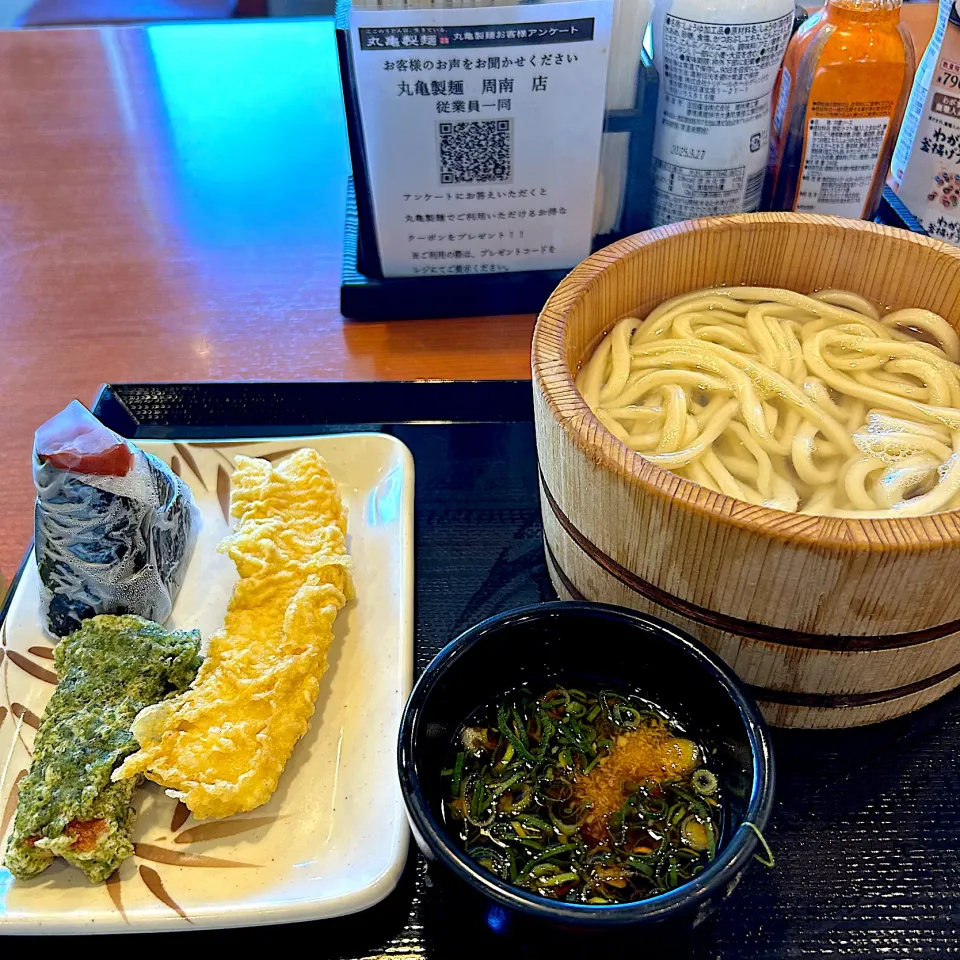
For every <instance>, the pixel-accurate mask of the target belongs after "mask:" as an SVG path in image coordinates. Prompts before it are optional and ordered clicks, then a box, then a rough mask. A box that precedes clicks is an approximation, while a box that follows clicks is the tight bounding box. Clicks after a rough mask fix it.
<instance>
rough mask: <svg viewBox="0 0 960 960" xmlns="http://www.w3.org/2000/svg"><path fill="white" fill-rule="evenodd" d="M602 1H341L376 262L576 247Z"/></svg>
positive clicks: (412, 272) (483, 264)
mask: <svg viewBox="0 0 960 960" xmlns="http://www.w3.org/2000/svg"><path fill="white" fill-rule="evenodd" d="M612 11H613V2H612V0H561V2H556V3H541V4H536V5H533V4H522V5H516V6H496V7H486V8H466V7H464V8H459V9H437V8H434V9H428V10H405V11H396V10H391V11H379V10H357V9H354V10H353V11H352V13H351V20H350V25H351V43H352V56H353V63H354V76H355V82H356V85H357V94H358V99H359V105H360V115H361V121H362V127H363V137H364V146H365V150H366V157H367V173H368V177H369V181H370V190H371V194H372V201H373V209H374V216H375V220H376V228H377V241H378V245H379V249H380V259H381V263H382V266H383V272H384V275H385V276H388V277H414V276H417V277H429V276H451V275H458V274H460V275H463V274H496V273H507V272H511V271H517V270H552V269H564V268H568V267H572V266H574V265H575V264H576V263H577V262H578V261H580V260H582V259H583V258H584V257H585V256H587V255H588V254H589V253H590V246H591V242H592V239H593V235H594V207H595V202H596V196H597V176H598V166H599V156H600V138H601V134H602V132H603V116H604V93H605V85H606V77H607V63H608V60H609V53H610V25H611V20H612Z"/></svg>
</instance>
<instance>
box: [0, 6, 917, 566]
mask: <svg viewBox="0 0 960 960" xmlns="http://www.w3.org/2000/svg"><path fill="white" fill-rule="evenodd" d="M905 10H906V11H909V17H910V20H911V22H916V23H918V24H919V28H918V33H919V34H920V36H921V37H923V38H924V39H923V40H921V42H925V37H926V36H928V35H929V32H930V30H931V29H932V22H933V19H932V14H933V13H934V12H935V5H927V4H923V5H918V6H915V7H907V8H905ZM348 167H349V162H348V153H347V146H346V136H345V131H344V124H343V113H342V106H341V101H340V85H339V75H338V72H337V66H336V53H335V46H334V39H333V28H332V24H331V23H330V21H301V22H297V21H288V22H269V21H267V22H255V21H246V22H243V21H240V22H231V23H223V24H195V25H168V26H158V27H149V28H103V29H75V30H45V31H15V32H0V331H2V350H3V361H4V364H5V369H4V370H3V373H2V376H0V396H2V403H0V412H2V417H0V449H2V450H3V453H4V455H3V457H2V459H0V495H2V501H0V504H2V505H0V520H2V522H0V569H2V570H3V571H4V572H5V573H6V575H7V577H9V576H10V575H11V574H12V573H13V571H14V570H15V568H16V565H17V563H18V562H19V560H20V558H21V556H22V553H23V550H24V547H25V545H26V544H27V542H28V540H29V538H30V535H31V526H32V508H31V502H32V484H31V478H30V448H31V442H32V436H33V430H34V429H35V427H36V426H37V425H38V424H39V423H41V422H42V421H43V420H45V419H46V418H47V417H49V416H51V415H52V414H54V413H55V412H56V411H57V410H59V409H60V408H61V407H63V406H64V405H65V404H66V403H67V401H68V400H70V399H72V398H74V397H77V398H79V399H81V400H83V401H85V402H90V401H91V400H92V398H93V396H94V394H95V392H96V389H97V387H98V386H99V385H100V384H101V383H104V382H108V381H114V382H119V381H151V380H155V381H156V380H179V381H186V380H218V379H226V380H242V379H261V380H289V379H360V380H367V379H369V380H374V379H408V378H496V377H525V376H528V375H529V342H530V334H531V331H532V327H533V318H532V317H529V316H518V317H497V318H483V319H455V320H444V321H437V320H432V321H406V322H395V323H373V324H369V323H351V322H348V321H345V320H344V319H343V318H342V317H341V316H340V314H339V311H338V296H339V289H338V284H339V274H340V254H341V238H342V233H343V216H344V194H345V183H346V177H347V172H348ZM345 415H348V413H347V414H345Z"/></svg>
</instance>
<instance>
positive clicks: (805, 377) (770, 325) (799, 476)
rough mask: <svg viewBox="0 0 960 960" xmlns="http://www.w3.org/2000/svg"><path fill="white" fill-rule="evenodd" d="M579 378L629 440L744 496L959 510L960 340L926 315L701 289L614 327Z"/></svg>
mask: <svg viewBox="0 0 960 960" xmlns="http://www.w3.org/2000/svg"><path fill="white" fill-rule="evenodd" d="M577 387H578V388H579V390H580V392H581V393H582V394H583V397H584V399H585V400H586V402H587V404H588V405H589V406H590V408H591V409H592V410H593V411H594V413H595V414H596V415H597V417H598V419H599V420H600V422H601V423H602V424H603V425H604V426H605V427H606V428H607V429H608V430H610V432H611V433H613V434H614V436H616V437H617V438H618V439H619V440H620V441H621V442H622V443H624V444H626V445H627V446H628V447H630V448H631V449H633V450H636V451H637V452H639V453H640V454H641V455H642V456H644V457H646V458H647V459H648V460H650V461H652V462H653V463H656V464H658V465H659V466H661V467H664V468H665V469H668V470H673V471H675V472H677V473H679V474H680V475H681V476H684V477H686V478H687V479H689V480H693V481H695V482H696V483H699V484H701V485H702V486H705V487H709V488H711V489H713V490H716V491H718V492H721V493H725V494H727V495H729V496H732V497H737V498H739V499H741V500H745V501H747V502H748V503H754V504H764V505H766V506H769V507H773V508H775V509H778V510H788V511H800V512H802V513H806V514H819V515H826V516H838V517H860V518H864V517H909V516H920V515H922V514H926V513H934V512H937V511H942V510H950V509H955V508H958V507H960V336H958V335H957V332H956V331H955V330H954V328H953V327H952V326H951V325H950V324H949V323H948V322H947V321H946V320H944V319H943V318H942V317H940V316H938V315H937V314H935V313H932V312H931V311H929V310H922V309H919V308H908V309H903V310H897V311H894V312H891V313H886V314H883V313H882V312H881V311H880V310H879V309H878V308H877V306H876V305H875V304H873V303H871V302H870V301H869V300H867V299H865V298H864V297H862V296H860V295H859V294H856V293H851V292H848V291H844V290H821V291H819V292H817V293H814V294H811V295H810V296H805V295H804V294H801V293H796V292H794V291H791V290H780V289H776V288H767V287H722V288H716V289H711V290H699V291H695V292H693V293H688V294H683V295H682V296H680V297H675V298H674V299H672V300H668V301H666V302H665V303H662V304H660V306H658V307H657V308H655V309H654V310H652V311H651V312H650V313H649V314H648V316H647V317H646V318H644V319H642V320H641V319H639V318H637V317H627V318H626V319H624V320H621V321H620V322H619V323H617V325H616V326H615V327H614V328H613V329H612V330H611V331H610V333H609V334H608V335H607V336H606V337H605V338H604V339H603V340H602V341H601V342H600V343H599V344H598V345H597V347H596V349H595V350H594V352H593V354H592V355H591V357H590V359H589V360H588V361H587V363H586V364H585V365H584V366H583V368H582V370H581V371H580V374H579V376H578V377H577Z"/></svg>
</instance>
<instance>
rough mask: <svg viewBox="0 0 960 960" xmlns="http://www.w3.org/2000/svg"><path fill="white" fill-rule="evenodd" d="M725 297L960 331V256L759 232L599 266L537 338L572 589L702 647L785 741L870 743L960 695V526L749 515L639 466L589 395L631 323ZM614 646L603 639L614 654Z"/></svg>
mask: <svg viewBox="0 0 960 960" xmlns="http://www.w3.org/2000/svg"><path fill="white" fill-rule="evenodd" d="M720 284H728V285H735V284H742V285H754V286H773V287H785V288H788V289H791V290H797V291H800V292H804V293H806V292H810V291H814V290H818V289H824V288H834V289H843V290H852V291H855V292H857V293H861V294H863V295H864V296H866V297H868V298H870V299H871V300H874V301H875V302H878V303H880V304H882V305H884V306H886V307H890V308H894V309H896V308H900V307H909V306H917V307H925V308H927V309H930V310H933V311H935V312H937V313H939V314H941V315H942V316H944V317H945V318H947V319H948V320H949V321H950V322H951V323H952V324H955V325H956V324H958V323H960V249H958V248H956V247H951V246H948V245H946V244H944V243H941V242H939V241H935V240H931V239H929V238H926V237H921V236H917V235H914V234H910V233H906V232H904V231H901V230H894V229H890V228H887V227H881V226H877V225H875V224H870V223H861V222H854V221H847V220H837V219H833V218H829V217H817V216H800V215H794V214H776V213H771V214H750V215H743V216H736V217H725V218H718V219H712V220H700V221H693V222H689V223H683V224H678V225H676V226H672V227H664V228H660V229H656V230H651V231H649V232H647V233H643V234H638V235H637V236H634V237H629V238H628V239H626V240H622V241H620V242H619V243H616V244H614V245H613V246H610V247H607V248H606V249H604V250H601V251H600V252H598V253H596V254H594V255H593V256H592V257H590V258H589V259H588V260H586V261H584V262H583V263H582V264H581V265H580V266H578V267H577V268H576V269H575V270H574V271H573V272H572V273H571V274H570V275H569V276H568V277H567V278H566V279H565V280H564V281H563V282H562V283H561V284H560V286H559V287H558V288H557V289H556V291H555V292H554V293H553V294H552V296H551V297H550V299H549V300H548V301H547V304H546V306H545V307H544V309H543V312H542V313H541V315H540V318H539V320H538V322H537V326H536V331H535V333H534V338H533V380H534V408H535V420H536V433H537V450H538V454H539V460H540V479H541V504H542V512H543V524H544V536H545V541H546V552H547V561H548V565H549V567H550V574H551V577H552V579H553V582H554V586H555V587H556V589H557V592H558V593H559V595H560V596H561V597H563V598H567V599H573V598H576V599H587V600H599V601H606V602H610V603H617V604H621V605H623V606H627V607H633V608H635V609H638V610H642V611H645V612H648V613H652V614H655V615H656V616H659V617H661V618H663V619H664V620H667V621H669V622H671V623H673V624H675V625H677V626H679V627H682V628H683V629H685V630H687V631H689V632H690V633H691V634H693V635H694V636H695V637H698V638H699V639H700V640H702V641H704V642H705V643H706V644H707V645H708V646H710V647H711V648H713V649H714V650H715V651H716V652H717V653H718V654H719V655H720V656H721V657H723V658H724V659H725V660H726V661H727V662H728V663H729V664H730V665H731V666H732V667H733V668H734V669H735V670H736V672H737V673H738V674H739V675H740V677H741V678H742V679H743V680H744V681H745V682H746V683H747V684H748V685H749V686H750V688H751V689H752V691H753V693H754V695H755V696H756V698H757V701H758V702H759V704H760V707H761V708H762V710H763V712H764V714H765V715H766V717H767V719H768V720H769V721H771V722H772V723H774V724H777V725H780V726H788V727H849V726H857V725H861V724H868V723H875V722H877V721H881V720H886V719H888V718H890V717H895V716H898V715H901V714H905V713H908V712H910V711H912V710H916V709H918V708H920V707H922V706H925V705H926V704H929V703H931V702H932V701H934V700H936V699H937V698H939V697H942V696H943V695H944V694H945V693H947V692H948V691H950V690H952V689H953V688H954V687H956V686H958V685H960V511H956V512H951V513H941V514H937V515H933V516H924V517H918V518H905V519H895V520H847V519H839V518H829V517H812V516H804V515H800V514H793V513H785V512H780V511H775V510H771V509H768V508H766V507H762V506H754V505H751V504H748V503H745V502H742V501H739V500H735V499H733V498H731V497H727V496H724V495H723V494H720V493H715V492H713V491H711V490H707V489H705V488H703V487H700V486H698V485H696V484H694V483H692V482H690V481H688V480H685V479H682V478H680V477H678V476H676V475H674V474H672V473H669V472H667V471H665V470H663V469H661V468H660V467H657V466H655V465H654V464H652V463H651V462H649V461H648V460H645V459H644V458H643V457H642V456H641V455H640V454H638V453H635V452H633V451H631V450H630V449H628V448H627V447H626V446H624V445H623V444H621V443H620V441H619V440H617V439H616V438H615V437H614V436H613V435H612V434H610V433H608V432H607V431H606V430H605V429H604V428H603V427H602V426H601V425H600V423H599V422H598V421H597V419H596V418H595V417H594V416H593V414H592V413H591V411H590V409H589V408H588V407H587V405H586V403H585V402H584V401H583V399H582V398H581V396H580V394H579V393H578V391H577V389H576V387H575V385H574V376H575V373H576V371H577V370H578V368H579V366H580V364H581V362H583V361H584V360H585V359H586V358H588V357H589V356H590V354H591V352H592V351H593V349H594V347H595V346H596V345H597V343H598V342H599V340H600V339H601V338H602V336H603V335H604V334H605V333H607V331H609V330H610V328H611V327H612V326H613V325H614V323H615V322H616V321H617V320H619V319H620V318H622V317H624V316H628V315H634V316H640V317H643V316H645V315H646V313H647V312H649V311H650V310H651V309H652V308H653V307H655V306H656V305H658V304H659V303H661V302H663V301H664V300H666V299H668V298H670V297H673V296H676V295H678V294H681V293H685V292H688V291H692V290H697V289H699V288H702V287H709V286H717V285H720ZM603 642H604V641H603V638H602V637H585V638H584V643H585V644H586V645H587V648H588V649H592V650H594V651H595V655H596V656H601V657H602V650H603Z"/></svg>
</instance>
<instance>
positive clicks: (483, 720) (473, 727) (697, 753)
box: [443, 686, 722, 904]
mask: <svg viewBox="0 0 960 960" xmlns="http://www.w3.org/2000/svg"><path fill="white" fill-rule="evenodd" d="M708 759H709V754H708V752H707V750H706V749H705V748H704V747H703V746H702V745H701V744H698V743H697V742H695V741H694V740H693V739H691V738H690V737H689V736H688V735H687V734H686V733H685V731H684V730H683V729H682V727H681V726H680V725H679V724H678V723H677V722H675V721H674V720H673V719H672V718H671V717H670V716H668V715H667V714H666V713H665V712H664V711H663V710H661V709H660V708H658V707H657V706H655V705H654V704H652V703H650V702H649V701H648V700H645V699H643V698H642V697H639V696H637V695H634V694H630V693H626V692H623V691H616V690H611V689H604V690H601V691H599V692H590V691H585V690H581V689H574V688H566V687H561V686H554V687H552V688H550V689H548V690H546V691H545V692H543V693H542V694H539V695H538V694H537V693H535V692H534V691H532V690H531V689H530V688H528V687H522V688H520V689H519V690H517V691H514V692H513V693H510V694H507V695H505V696H504V698H503V699H502V700H501V701H500V702H499V703H497V704H495V705H494V706H492V707H491V708H489V709H485V710H481V711H479V712H478V713H477V714H476V716H475V718H474V719H473V720H471V722H470V723H469V724H468V725H466V726H465V727H464V728H463V729H462V731H461V733H460V736H459V738H458V742H457V743H456V744H455V745H454V749H453V750H452V751H451V759H450V762H449V763H448V765H447V768H446V769H445V770H444V771H443V776H444V778H445V780H446V795H447V797H448V800H447V802H446V805H445V813H446V816H447V822H448V824H449V825H450V826H451V828H453V829H455V830H456V831H457V832H458V834H459V837H460V839H461V841H462V842H463V845H464V849H465V850H466V852H467V854H468V855H469V856H470V857H472V858H473V859H474V860H476V861H477V862H478V863H479V864H480V865H481V866H482V867H484V868H485V869H487V870H489V871H490V872H491V873H493V874H495V875H496V876H497V877H499V878H500V879H501V880H503V881H505V882H507V883H511V884H514V885H515V886H517V887H521V888H523V889H525V890H527V891H529V892H531V893H536V894H539V895H540V896H544V897H549V898H550V899H553V900H563V901H566V902H574V903H589V904H611V903H627V902H630V901H634V900H643V899H646V898H647V897H651V896H655V895H657V894H659V893H665V892H666V891H668V890H672V889H674V888H675V887H678V886H680V885H681V884H683V883H686V882H687V881H688V880H691V879H693V878H694V877H695V876H697V875H698V874H699V873H701V872H702V871H703V869H704V868H705V867H706V866H707V865H708V864H709V863H710V861H711V860H713V858H714V856H715V855H716V849H717V843H718V841H719V837H720V828H721V809H722V808H721V804H720V798H719V795H718V783H717V777H716V776H715V775H714V773H713V772H712V771H711V770H710V769H709V768H708V765H707V761H708Z"/></svg>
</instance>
